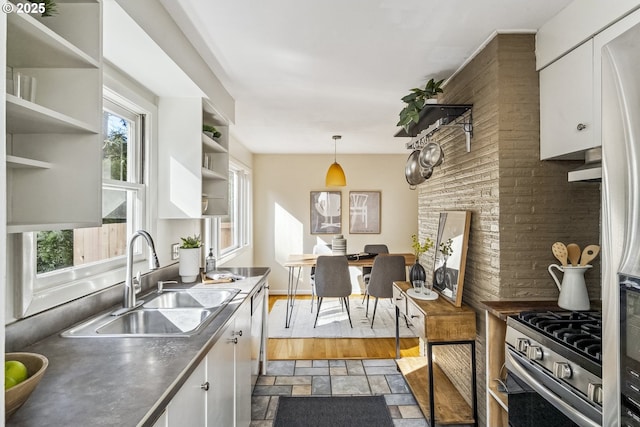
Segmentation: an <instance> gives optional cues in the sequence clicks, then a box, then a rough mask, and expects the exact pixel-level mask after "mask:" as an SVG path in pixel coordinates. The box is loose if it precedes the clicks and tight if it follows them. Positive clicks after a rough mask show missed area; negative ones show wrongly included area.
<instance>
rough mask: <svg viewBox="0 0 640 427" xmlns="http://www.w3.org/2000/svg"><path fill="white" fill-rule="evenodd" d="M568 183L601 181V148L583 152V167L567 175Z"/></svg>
mask: <svg viewBox="0 0 640 427" xmlns="http://www.w3.org/2000/svg"><path fill="white" fill-rule="evenodd" d="M568 179H569V182H578V181H590V182H600V181H602V147H595V148H591V149H589V150H587V151H585V152H584V165H582V166H580V167H579V168H576V169H574V170H572V171H570V172H569V173H568Z"/></svg>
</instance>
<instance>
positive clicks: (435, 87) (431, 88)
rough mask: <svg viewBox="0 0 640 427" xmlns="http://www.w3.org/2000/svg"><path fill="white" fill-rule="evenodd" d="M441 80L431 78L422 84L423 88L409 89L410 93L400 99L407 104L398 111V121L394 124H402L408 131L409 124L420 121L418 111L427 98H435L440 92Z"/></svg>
mask: <svg viewBox="0 0 640 427" xmlns="http://www.w3.org/2000/svg"><path fill="white" fill-rule="evenodd" d="M442 82H444V79H443V80H440V81H435V80H434V79H431V80H429V81H428V82H427V84H426V85H425V86H424V89H420V88H418V87H415V88H413V89H411V93H410V94H408V95H405V96H404V97H403V98H402V101H403V102H404V103H406V104H407V105H406V106H405V107H404V108H403V109H402V110H401V111H400V121H398V124H397V125H396V126H402V127H403V128H404V130H405V131H407V132H409V126H411V123H418V121H420V111H422V109H423V108H424V106H425V104H427V100H428V99H431V98H435V97H436V96H438V94H439V93H442V88H441V87H440V86H441V85H442Z"/></svg>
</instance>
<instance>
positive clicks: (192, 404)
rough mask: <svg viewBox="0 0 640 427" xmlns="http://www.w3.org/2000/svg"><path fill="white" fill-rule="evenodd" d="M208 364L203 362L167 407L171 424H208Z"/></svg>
mask: <svg viewBox="0 0 640 427" xmlns="http://www.w3.org/2000/svg"><path fill="white" fill-rule="evenodd" d="M206 368H207V365H206V363H204V362H202V363H200V364H199V365H198V367H197V368H196V370H195V371H193V373H192V374H191V375H190V376H189V378H188V379H187V381H186V382H185V383H184V384H183V385H182V387H181V388H180V390H179V391H178V392H177V393H176V395H175V396H174V397H173V399H171V402H170V403H169V406H168V407H167V410H166V414H167V422H168V425H169V426H180V425H182V426H193V427H198V426H201V427H204V426H205V425H206V415H207V412H206V409H205V408H206V399H207V394H206V393H207V392H206V388H207V387H208V385H207V370H206Z"/></svg>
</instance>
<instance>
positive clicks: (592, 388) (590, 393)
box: [587, 383, 602, 405]
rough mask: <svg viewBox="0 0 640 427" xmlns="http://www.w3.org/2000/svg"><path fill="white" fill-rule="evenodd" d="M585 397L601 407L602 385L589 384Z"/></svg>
mask: <svg viewBox="0 0 640 427" xmlns="http://www.w3.org/2000/svg"><path fill="white" fill-rule="evenodd" d="M587 397H588V398H589V400H591V401H592V402H595V403H597V404H599V405H602V384H593V383H589V386H588V387H587Z"/></svg>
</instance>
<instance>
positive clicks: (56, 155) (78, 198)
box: [5, 0, 102, 233]
mask: <svg viewBox="0 0 640 427" xmlns="http://www.w3.org/2000/svg"><path fill="white" fill-rule="evenodd" d="M6 19H7V49H6V55H7V56H6V61H7V92H8V93H7V94H6V97H5V107H6V119H7V134H6V147H7V159H6V168H7V231H8V232H10V233H16V232H23V231H38V230H48V229H63V228H75V227H91V226H98V225H100V224H101V223H102V207H101V197H102V190H101V188H102V178H101V168H100V164H101V153H102V143H101V139H102V137H101V133H102V132H101V127H102V126H101V123H102V121H101V117H102V5H101V3H100V2H99V1H95V0H93V1H92V0H76V1H71V2H65V1H58V2H57V13H56V14H55V15H54V16H50V17H41V16H39V15H36V14H19V13H8V14H6ZM18 74H22V75H24V76H28V77H29V78H31V79H35V90H34V91H33V94H32V96H28V95H26V94H25V93H22V96H20V95H21V94H19V93H17V94H15V93H14V88H15V87H16V85H14V84H13V80H12V79H11V77H12V76H13V75H18ZM32 81H33V80H32Z"/></svg>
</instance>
